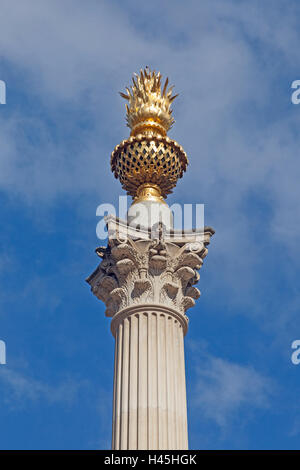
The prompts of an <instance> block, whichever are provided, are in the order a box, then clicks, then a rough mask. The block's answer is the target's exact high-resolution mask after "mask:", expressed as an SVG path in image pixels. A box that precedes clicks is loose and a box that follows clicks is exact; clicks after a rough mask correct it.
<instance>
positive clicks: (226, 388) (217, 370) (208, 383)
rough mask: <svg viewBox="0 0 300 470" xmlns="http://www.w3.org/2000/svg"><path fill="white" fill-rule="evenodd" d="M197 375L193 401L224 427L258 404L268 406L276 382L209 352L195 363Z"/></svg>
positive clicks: (196, 408) (209, 417)
mask: <svg viewBox="0 0 300 470" xmlns="http://www.w3.org/2000/svg"><path fill="white" fill-rule="evenodd" d="M195 372H196V379H195V385H194V387H193V395H192V399H191V405H192V406H193V410H194V411H193V412H194V413H196V412H199V411H200V412H201V415H202V416H204V417H205V418H208V419H211V420H213V421H214V422H215V423H216V424H217V425H218V426H220V427H221V428H224V427H226V426H228V425H230V424H231V423H232V420H234V418H236V416H239V417H241V412H242V416H247V415H249V411H252V410H253V409H255V408H266V407H268V406H269V404H270V397H271V395H272V393H273V392H272V389H273V387H274V384H273V383H272V381H271V380H270V379H269V378H267V377H265V376H264V375H262V374H260V373H259V372H257V371H256V370H255V369H254V368H253V367H252V366H245V365H241V364H237V363H234V362H230V361H227V360H225V359H222V358H218V357H214V356H212V355H209V354H205V355H202V357H201V359H200V361H199V363H198V364H197V366H196V367H195Z"/></svg>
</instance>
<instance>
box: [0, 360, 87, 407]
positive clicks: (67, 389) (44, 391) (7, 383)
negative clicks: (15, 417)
mask: <svg viewBox="0 0 300 470" xmlns="http://www.w3.org/2000/svg"><path fill="white" fill-rule="evenodd" d="M0 382H1V384H2V385H1V393H0V399H2V400H1V401H3V402H4V403H6V404H8V405H9V406H10V407H12V408H15V407H16V408H18V407H20V406H21V407H24V406H26V403H27V402H28V400H29V401H33V402H36V401H40V400H45V401H46V402H48V403H56V402H63V403H65V404H72V403H73V402H74V400H75V399H76V397H77V395H78V392H79V389H80V388H81V387H82V386H84V385H86V384H84V382H79V381H74V380H65V381H64V382H62V383H60V384H58V385H57V386H53V385H49V384H47V383H44V382H43V381H41V380H38V379H35V378H32V377H30V376H28V375H25V374H24V373H21V372H19V371H17V370H14V369H11V368H9V367H8V366H5V367H1V369H0Z"/></svg>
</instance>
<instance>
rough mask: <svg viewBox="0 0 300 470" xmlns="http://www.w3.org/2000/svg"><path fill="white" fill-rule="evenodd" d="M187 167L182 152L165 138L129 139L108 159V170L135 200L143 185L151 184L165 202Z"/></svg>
mask: <svg viewBox="0 0 300 470" xmlns="http://www.w3.org/2000/svg"><path fill="white" fill-rule="evenodd" d="M187 164H188V159H187V156H186V153H185V152H184V150H183V148H182V147H181V146H180V145H179V144H178V143H177V142H175V141H174V140H171V139H169V138H168V137H151V138H147V137H145V136H138V137H130V138H129V139H128V140H124V141H123V142H121V144H120V145H118V146H117V147H116V148H115V149H114V151H113V153H112V155H111V169H112V171H113V173H114V175H115V177H116V178H118V179H119V180H120V182H121V184H122V187H123V189H125V190H126V191H127V193H128V194H129V195H130V196H135V195H136V192H137V189H138V187H139V186H141V185H142V184H143V183H152V184H156V185H158V186H159V188H160V190H161V195H162V196H163V197H164V198H165V197H166V196H167V194H170V193H171V192H172V191H171V190H172V188H174V186H176V183H177V180H178V178H181V177H182V175H183V172H184V171H185V170H186V166H187Z"/></svg>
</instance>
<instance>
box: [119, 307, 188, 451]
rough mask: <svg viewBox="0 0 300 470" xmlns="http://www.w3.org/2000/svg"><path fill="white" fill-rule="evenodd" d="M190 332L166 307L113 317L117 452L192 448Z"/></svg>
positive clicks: (130, 309)
mask: <svg viewBox="0 0 300 470" xmlns="http://www.w3.org/2000/svg"><path fill="white" fill-rule="evenodd" d="M186 328H187V325H186V320H185V319H184V318H183V316H182V315H180V314H178V313H177V312H176V311H175V310H173V309H172V308H169V307H164V306H155V305H152V306H151V305H139V306H133V307H128V308H127V309H124V310H123V311H121V312H119V314H117V315H116V316H115V317H114V318H113V321H112V332H113V334H114V336H115V341H116V342H115V371H114V398H113V431H112V448H113V449H115V450H117V449H131V450H133V449H153V450H155V449H187V448H188V437H187V410H186V386H185V363H184V334H185V332H186Z"/></svg>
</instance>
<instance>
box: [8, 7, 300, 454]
mask: <svg viewBox="0 0 300 470" xmlns="http://www.w3.org/2000/svg"><path fill="white" fill-rule="evenodd" d="M15 3H16V5H14V2H13V1H12V0H9V1H8V0H1V2H0V12H1V14H0V79H1V80H4V81H5V82H6V85H7V104H6V105H1V106H0V142H1V158H0V214H1V221H2V229H1V238H0V241H1V244H0V276H1V284H0V285H1V287H0V339H1V340H4V341H5V342H6V346H7V364H6V365H0V437H1V439H0V447H1V448H2V449H99V448H100V449H103V448H109V447H110V435H111V405H112V372H113V346H114V342H113V338H112V336H111V333H110V329H109V328H110V326H109V319H107V318H106V317H105V316H104V306H103V305H102V304H101V303H100V302H99V301H98V300H97V299H96V297H94V296H93V295H92V294H91V293H90V291H89V287H88V285H87V284H86V283H85V278H86V277H87V276H88V275H89V274H90V273H91V272H92V271H93V270H94V269H95V267H96V265H97V262H98V258H97V256H96V255H95V253H94V249H95V248H96V247H97V246H98V245H99V244H101V242H99V240H98V239H97V237H96V224H97V222H98V220H97V217H96V215H95V213H96V207H97V206H98V205H99V204H100V203H103V202H110V203H113V204H116V203H117V201H118V197H119V195H121V194H123V192H122V190H121V186H120V184H119V183H118V181H116V180H115V179H114V177H113V175H112V174H111V173H110V169H109V157H110V152H111V151H112V149H113V148H114V146H115V145H117V144H118V143H119V142H120V141H121V140H122V139H123V138H126V137H127V136H128V129H127V128H126V126H125V117H124V114H125V113H124V103H123V102H122V100H121V99H120V97H119V95H118V93H117V92H118V91H119V90H123V89H124V87H125V86H126V85H128V84H129V81H130V77H131V75H132V73H133V72H134V71H138V70H139V69H140V68H141V67H144V66H145V65H149V66H150V67H152V68H155V69H157V70H160V71H161V73H162V74H163V75H164V76H165V75H168V76H169V78H170V80H171V82H172V83H174V84H175V86H176V88H175V90H176V92H178V93H180V96H179V97H178V98H177V99H176V101H175V103H174V117H175V119H176V124H175V125H174V127H173V129H172V131H171V132H170V137H172V138H174V139H176V140H177V141H178V142H179V143H180V144H181V145H182V146H183V147H184V149H185V150H186V152H187V154H188V157H189V160H190V166H189V167H188V171H187V173H186V175H185V176H184V178H183V180H181V181H180V182H179V184H178V186H177V188H176V190H175V191H174V194H173V195H172V196H171V197H170V198H169V202H170V204H172V203H173V202H179V201H181V202H186V203H196V202H197V203H204V204H205V222H206V224H207V225H211V226H212V227H214V229H215V230H216V234H215V236H214V237H213V239H212V243H211V245H210V249H209V254H208V257H207V258H206V260H205V263H204V266H203V268H202V270H201V273H200V274H201V279H200V285H199V287H200V290H201V292H202V296H201V298H200V300H199V301H198V303H197V305H196V307H195V308H193V309H191V310H190V311H189V318H190V329H189V332H188V334H187V337H186V368H187V393H188V414H189V439H190V447H191V448H194V449H198V448H200V449H201V448H205V449H216V448H218V449H276V448H281V449H299V439H300V405H299V388H300V365H299V366H295V365H293V364H292V362H291V353H292V350H291V343H292V341H294V340H295V339H300V315H299V312H300V299H299V275H300V257H299V246H300V244H299V233H300V226H299V216H300V213H299V212H300V211H299V196H300V188H299V176H300V162H299V148H300V137H299V135H300V134H299V124H300V105H299V107H298V106H297V105H293V104H292V103H291V89H290V87H291V83H292V81H294V80H296V79H300V56H299V45H300V33H299V27H298V24H299V17H300V6H299V2H297V1H296V0H295V1H292V0H289V1H284V0H276V1H272V2H269V1H265V2H260V1H259V0H254V1H252V2H246V1H233V0H227V1H224V0H222V1H221V0H219V1H218V0H203V1H201V2H199V1H194V0H191V1H187V2H181V1H179V0H173V1H172V2H170V1H169V2H158V1H156V0H153V1H152V2H137V1H131V0H126V1H122V2H121V1H111V2H105V1H96V0H89V1H87V2H80V1H77V0H72V1H71V0H65V1H64V2H60V1H59V0H51V2H49V1H44V0H38V1H34V0H24V1H22V2H16V1H15Z"/></svg>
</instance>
